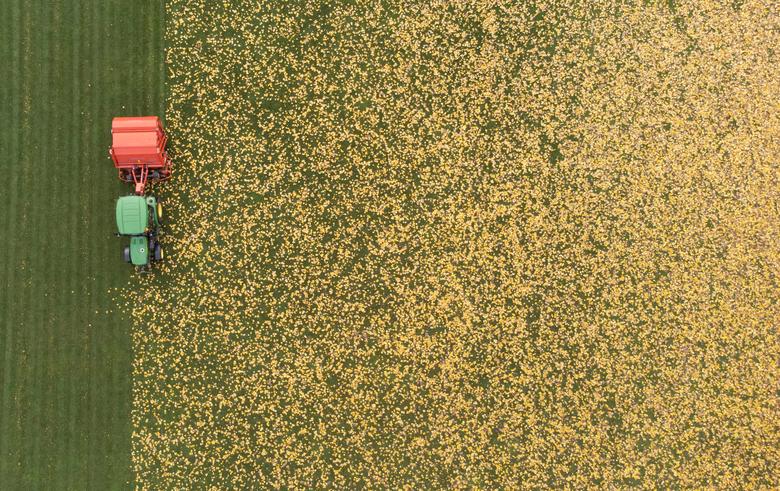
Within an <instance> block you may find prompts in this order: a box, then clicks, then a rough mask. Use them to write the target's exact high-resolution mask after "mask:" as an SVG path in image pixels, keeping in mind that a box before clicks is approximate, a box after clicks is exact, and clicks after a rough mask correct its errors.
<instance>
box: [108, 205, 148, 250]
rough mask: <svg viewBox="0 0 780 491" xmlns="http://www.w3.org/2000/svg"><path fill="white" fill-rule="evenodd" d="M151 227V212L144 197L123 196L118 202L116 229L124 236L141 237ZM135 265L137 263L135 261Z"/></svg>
mask: <svg viewBox="0 0 780 491" xmlns="http://www.w3.org/2000/svg"><path fill="white" fill-rule="evenodd" d="M148 225H149V210H148V209H147V207H146V199H145V198H144V197H143V196H123V197H121V198H119V199H118V200H117V202H116V228H117V229H118V230H119V233H120V234H122V235H139V234H143V233H144V232H145V231H146V228H147V227H148ZM133 262H134V263H135V261H133Z"/></svg>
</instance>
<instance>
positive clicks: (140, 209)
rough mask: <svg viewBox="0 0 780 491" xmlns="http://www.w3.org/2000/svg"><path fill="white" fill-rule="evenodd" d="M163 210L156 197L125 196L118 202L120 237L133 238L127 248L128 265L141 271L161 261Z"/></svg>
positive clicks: (126, 258) (117, 223)
mask: <svg viewBox="0 0 780 491" xmlns="http://www.w3.org/2000/svg"><path fill="white" fill-rule="evenodd" d="M162 217H163V209H162V205H161V204H160V202H159V201H158V200H157V198H155V197H154V196H146V197H144V196H123V197H121V198H119V199H118V200H117V202H116V227H117V229H118V230H119V232H118V233H117V234H116V235H117V236H118V237H130V245H129V246H125V248H124V250H123V257H124V260H125V262H128V263H130V264H132V265H133V266H136V267H137V268H138V269H140V270H145V269H147V267H148V266H149V265H150V264H151V263H152V262H156V261H162V259H163V249H162V246H161V245H160V242H159V241H158V233H159V230H160V222H161V221H162Z"/></svg>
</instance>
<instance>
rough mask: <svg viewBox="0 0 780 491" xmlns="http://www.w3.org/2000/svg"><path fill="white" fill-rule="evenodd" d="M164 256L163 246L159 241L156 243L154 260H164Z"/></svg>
mask: <svg viewBox="0 0 780 491" xmlns="http://www.w3.org/2000/svg"><path fill="white" fill-rule="evenodd" d="M163 257H164V254H163V249H162V246H161V245H160V244H159V243H157V244H155V245H154V260H155V261H162V260H163Z"/></svg>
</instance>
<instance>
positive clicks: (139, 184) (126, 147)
mask: <svg viewBox="0 0 780 491" xmlns="http://www.w3.org/2000/svg"><path fill="white" fill-rule="evenodd" d="M111 138H112V143H111V148H110V149H109V150H108V153H109V154H110V155H111V160H113V161H114V167H116V168H117V169H118V170H119V179H120V180H122V181H124V182H128V183H129V182H132V183H133V184H135V194H138V195H143V194H144V188H145V186H146V183H147V181H151V182H157V181H164V180H166V179H168V178H169V177H171V159H170V158H169V157H168V152H167V150H166V149H165V145H166V143H167V142H168V137H167V136H166V134H165V130H164V129H163V127H162V123H161V122H160V118H158V117H157V116H142V117H129V118H114V120H113V121H112V122H111Z"/></svg>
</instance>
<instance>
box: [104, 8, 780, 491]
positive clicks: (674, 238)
mask: <svg viewBox="0 0 780 491" xmlns="http://www.w3.org/2000/svg"><path fill="white" fill-rule="evenodd" d="M167 8H168V15H167V20H166V40H167V45H168V47H169V50H168V55H167V58H166V61H167V63H168V68H169V70H170V71H169V73H170V76H169V79H168V97H167V120H168V127H169V128H170V130H171V133H172V142H173V148H174V150H175V156H174V158H175V161H176V165H177V171H178V174H177V175H176V176H175V177H174V179H172V180H171V182H170V183H169V184H167V185H166V186H167V187H166V192H167V193H168V198H170V199H169V201H168V210H169V211H170V213H169V215H168V216H169V218H170V220H169V225H168V227H167V232H166V233H167V235H166V238H165V243H166V244H167V246H168V251H170V252H171V254H170V255H169V256H168V257H169V259H170V260H169V261H167V262H166V264H164V265H163V266H162V267H161V268H160V269H159V270H158V271H157V273H159V274H155V275H150V276H148V277H145V278H143V279H141V280H139V283H140V284H142V285H144V288H143V289H140V290H138V291H137V292H135V293H132V294H127V295H125V296H118V302H119V303H120V304H122V305H123V306H125V307H126V308H128V310H131V311H132V312H133V318H134V325H133V346H134V350H135V351H134V352H135V362H134V365H133V370H134V376H133V380H134V393H133V411H132V418H133V426H134V428H135V430H136V431H135V432H134V434H133V457H132V458H133V464H134V470H135V472H136V475H137V478H138V482H139V483H141V484H146V485H150V486H152V487H154V486H158V485H162V486H163V487H171V488H192V487H199V486H203V487H208V486H209V485H213V486H216V487H218V488H241V489H243V488H248V487H252V486H255V487H261V488H262V487H277V488H278V487H285V486H289V487H291V488H303V489H310V488H342V489H361V488H363V487H376V488H379V489H384V488H390V489H397V488H403V487H407V488H409V489H439V488H440V489H452V488H456V489H475V488H484V489H500V488H507V489H513V488H516V487H522V488H530V489H543V488H553V489H560V488H571V489H588V488H605V489H619V488H627V487H632V486H640V487H641V486H643V487H648V488H662V489H676V488H724V489H729V488H749V487H759V488H760V487H766V488H773V487H777V486H778V483H779V481H778V479H780V473H779V472H778V465H780V453H779V452H778V450H777V449H778V448H780V445H778V443H780V426H779V425H778V420H780V419H779V418H778V417H777V416H778V406H777V392H776V390H777V386H776V383H774V382H770V381H776V380H777V379H778V377H780V367H779V366H778V364H777V360H778V358H780V339H779V338H778V336H777V331H776V326H777V325H778V322H780V306H778V303H777V301H776V299H777V292H778V284H777V277H776V268H777V265H778V258H779V257H780V246H778V244H780V228H779V227H778V223H780V216H778V210H780V208H778V194H777V186H778V182H779V181H780V171H779V169H778V165H777V159H776V156H777V155H778V152H780V138H779V136H778V131H779V129H780V123H779V122H778V115H777V111H776V108H777V107H778V88H779V86H778V76H777V70H776V64H777V53H776V51H775V50H773V49H767V47H769V46H776V45H777V44H778V41H779V39H778V33H780V30H778V20H779V19H778V16H777V15H776V12H774V9H773V8H772V5H771V2H766V1H761V0H759V1H745V2H734V3H728V4H724V3H721V2H709V1H707V0H701V1H696V2H684V3H683V2H675V1H669V2H656V3H653V2H637V3H634V4H627V3H622V2H621V3H612V2H598V3H594V2H578V1H567V2H558V1H540V2H515V1H496V2H493V1H482V0H464V1H444V0H428V1H416V0H393V1H382V2H329V1H313V2H309V1H289V2H275V1H262V0H260V1H238V0H228V1H224V2H188V1H184V0H170V1H169V2H168V3H167Z"/></svg>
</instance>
